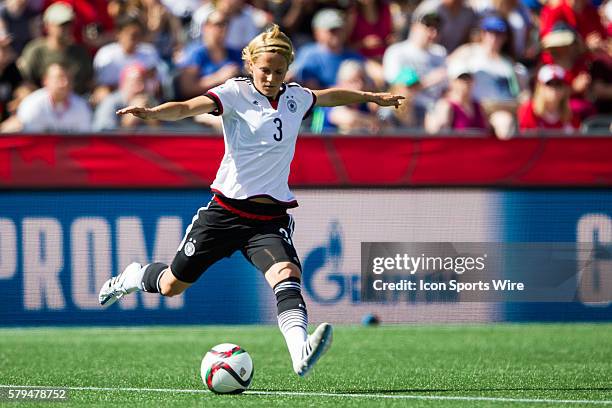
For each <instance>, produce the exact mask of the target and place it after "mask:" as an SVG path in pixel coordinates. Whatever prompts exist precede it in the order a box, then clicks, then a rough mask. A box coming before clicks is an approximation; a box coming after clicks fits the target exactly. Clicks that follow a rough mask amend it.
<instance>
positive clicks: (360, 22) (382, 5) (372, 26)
mask: <svg viewBox="0 0 612 408" xmlns="http://www.w3.org/2000/svg"><path fill="white" fill-rule="evenodd" d="M392 32H393V21H392V19H391V10H390V8H389V4H388V3H387V2H386V1H381V2H379V7H378V20H377V21H375V22H374V23H370V22H369V21H368V20H367V19H366V18H365V16H364V15H363V14H361V13H360V12H359V9H358V8H356V11H355V25H354V28H353V32H352V33H351V35H350V37H349V42H351V43H358V42H360V41H362V40H363V39H364V38H366V37H368V36H374V37H376V38H378V39H379V40H380V45H379V46H378V47H374V48H365V47H359V48H358V50H357V51H358V52H359V53H360V54H361V55H363V56H364V57H365V58H375V59H380V58H382V57H383V54H384V53H385V50H386V49H387V45H386V44H387V38H388V37H389V36H390V35H391V34H392Z"/></svg>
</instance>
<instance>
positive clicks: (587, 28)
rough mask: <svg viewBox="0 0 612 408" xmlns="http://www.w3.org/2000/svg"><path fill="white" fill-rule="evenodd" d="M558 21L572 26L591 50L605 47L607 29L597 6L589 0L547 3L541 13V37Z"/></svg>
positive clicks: (554, 0)
mask: <svg viewBox="0 0 612 408" xmlns="http://www.w3.org/2000/svg"><path fill="white" fill-rule="evenodd" d="M558 22H565V23H566V24H568V25H569V26H570V27H572V28H573V29H574V30H575V31H576V32H577V33H578V35H579V36H580V37H581V39H582V41H583V42H584V43H585V44H586V46H587V48H588V49H589V50H591V51H600V50H601V49H602V48H604V47H605V44H604V42H605V40H606V38H607V32H606V29H605V28H604V26H603V24H602V22H601V17H600V16H599V13H598V12H597V8H595V7H594V6H593V5H592V4H591V3H590V2H589V0H550V1H549V2H548V3H546V5H545V6H544V7H543V8H542V13H541V25H540V37H544V36H545V35H546V34H548V33H549V32H550V31H552V29H553V27H554V26H555V24H557V23H558Z"/></svg>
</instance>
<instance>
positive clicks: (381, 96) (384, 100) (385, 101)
mask: <svg viewBox="0 0 612 408" xmlns="http://www.w3.org/2000/svg"><path fill="white" fill-rule="evenodd" d="M402 99H405V98H404V97H403V96H402V95H393V94H391V93H388V92H379V93H371V94H370V102H374V103H375V104H377V105H380V106H395V107H396V108H399V106H400V101H401V100H402Z"/></svg>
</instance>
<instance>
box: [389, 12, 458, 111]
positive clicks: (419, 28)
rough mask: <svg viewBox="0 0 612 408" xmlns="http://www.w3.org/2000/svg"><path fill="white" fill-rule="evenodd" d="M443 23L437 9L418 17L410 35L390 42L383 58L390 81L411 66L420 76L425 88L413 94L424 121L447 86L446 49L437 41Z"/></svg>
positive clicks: (415, 106)
mask: <svg viewBox="0 0 612 408" xmlns="http://www.w3.org/2000/svg"><path fill="white" fill-rule="evenodd" d="M440 24H441V20H440V16H438V15H437V14H436V13H429V14H424V15H421V16H419V17H417V18H416V19H415V22H414V23H413V24H412V26H411V28H410V35H409V37H408V39H407V40H405V41H402V42H400V43H397V44H393V45H392V46H390V47H389V48H388V49H387V51H386V52H385V56H384V58H383V68H384V73H385V80H386V81H387V82H388V83H393V82H394V81H395V80H396V78H397V77H398V76H399V74H400V72H401V71H402V70H403V69H404V68H412V69H413V70H415V71H416V73H417V75H418V77H419V78H420V84H421V86H422V91H421V92H419V93H418V94H417V95H416V96H415V98H414V109H415V114H416V115H417V122H418V123H422V122H423V120H424V118H425V112H427V110H429V109H430V108H432V107H433V105H434V103H435V102H436V100H437V99H438V98H439V97H440V96H441V95H442V91H443V90H444V88H445V86H446V85H445V84H446V67H445V58H446V50H445V49H444V47H442V46H441V45H438V44H435V41H436V38H437V36H438V28H439V27H440Z"/></svg>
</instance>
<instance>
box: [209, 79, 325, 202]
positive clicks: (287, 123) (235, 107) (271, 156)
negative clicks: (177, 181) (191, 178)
mask: <svg viewBox="0 0 612 408" xmlns="http://www.w3.org/2000/svg"><path fill="white" fill-rule="evenodd" d="M207 95H208V96H209V97H211V98H212V99H214V100H215V102H216V103H217V106H218V111H217V112H213V114H217V115H221V117H222V120H223V137H224V141H225V154H224V156H223V160H222V161H221V166H220V167H219V170H218V171H217V177H216V178H215V181H214V182H213V184H212V185H211V189H212V190H213V191H216V192H219V193H221V194H223V195H224V196H225V197H229V198H236V199H246V198H252V197H257V196H267V197H271V198H273V199H275V200H277V201H280V202H283V203H285V204H287V205H288V206H295V205H296V202H295V197H294V195H293V193H292V192H291V191H290V190H289V185H288V180H289V168H290V166H291V160H292V159H293V154H294V152H295V143H296V140H297V136H298V132H299V130H300V125H301V122H302V120H303V119H304V118H305V117H306V116H308V115H309V114H310V111H311V110H312V108H313V107H314V104H315V102H316V97H315V95H314V94H313V93H312V91H310V90H309V89H306V88H303V87H302V86H300V85H298V84H296V83H290V84H283V85H282V86H281V89H280V92H279V95H278V96H277V98H276V100H275V101H270V100H269V99H268V98H267V97H266V96H265V95H263V94H262V93H260V92H259V91H258V90H257V89H256V88H255V86H254V85H253V83H252V82H251V80H250V79H249V78H232V79H229V80H227V81H226V82H225V83H224V84H222V85H219V86H217V87H215V88H213V89H211V90H210V91H209V92H207Z"/></svg>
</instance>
